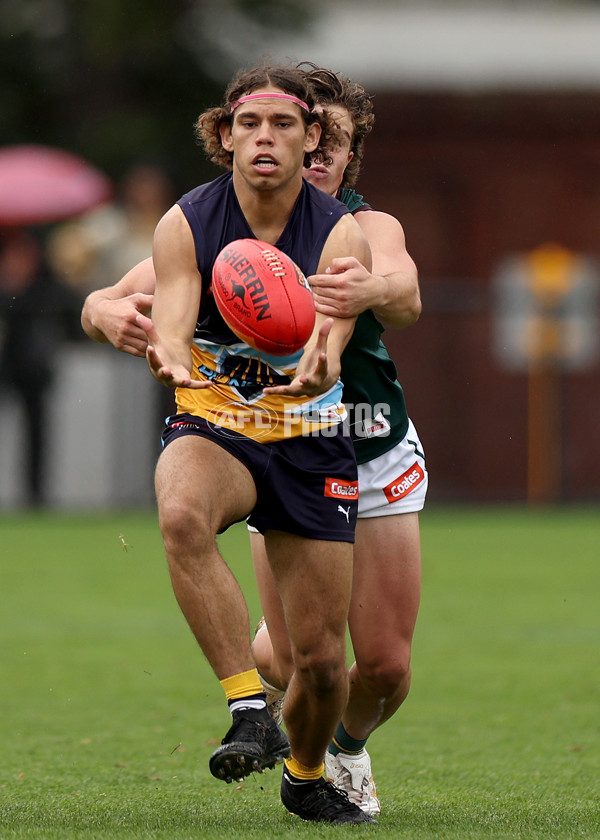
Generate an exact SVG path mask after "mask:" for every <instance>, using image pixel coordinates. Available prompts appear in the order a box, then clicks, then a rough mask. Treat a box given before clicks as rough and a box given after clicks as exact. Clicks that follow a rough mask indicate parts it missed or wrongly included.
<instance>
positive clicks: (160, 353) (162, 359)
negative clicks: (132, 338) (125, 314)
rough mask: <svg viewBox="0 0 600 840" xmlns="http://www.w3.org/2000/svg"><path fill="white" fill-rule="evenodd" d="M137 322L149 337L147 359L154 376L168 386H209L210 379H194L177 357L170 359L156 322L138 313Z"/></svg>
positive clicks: (193, 387)
mask: <svg viewBox="0 0 600 840" xmlns="http://www.w3.org/2000/svg"><path fill="white" fill-rule="evenodd" d="M136 322H137V324H138V326H139V327H140V328H141V329H142V330H143V331H144V334H145V335H146V337H147V342H148V346H147V347H146V360H147V361H148V367H149V368H150V372H151V373H152V376H153V377H154V378H155V379H156V380H157V381H158V382H160V383H161V384H162V385H166V386H167V388H192V389H194V390H199V389H201V388H209V387H210V385H211V383H210V381H209V380H202V381H200V380H198V379H192V377H191V375H190V371H189V370H188V369H187V368H186V366H185V365H183V364H181V363H180V362H178V361H177V360H176V359H173V360H171V359H169V355H171V354H169V352H168V349H167V348H166V347H165V346H164V344H163V342H161V340H160V337H159V335H158V333H157V332H156V330H155V329H154V324H153V323H152V321H151V320H150V318H148V317H147V316H146V315H137V317H136Z"/></svg>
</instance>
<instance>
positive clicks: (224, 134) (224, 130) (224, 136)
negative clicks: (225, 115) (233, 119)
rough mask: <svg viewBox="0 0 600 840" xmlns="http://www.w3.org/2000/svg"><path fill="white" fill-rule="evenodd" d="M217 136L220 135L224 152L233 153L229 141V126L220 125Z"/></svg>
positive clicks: (226, 124)
mask: <svg viewBox="0 0 600 840" xmlns="http://www.w3.org/2000/svg"><path fill="white" fill-rule="evenodd" d="M219 134H220V135H221V145H222V146H223V148H224V149H225V151H226V152H233V142H232V139H231V126H230V125H229V123H221V125H220V126H219Z"/></svg>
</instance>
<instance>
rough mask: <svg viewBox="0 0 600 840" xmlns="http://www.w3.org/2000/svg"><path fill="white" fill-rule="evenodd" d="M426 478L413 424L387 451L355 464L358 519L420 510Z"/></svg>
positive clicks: (419, 443) (409, 424) (421, 448)
mask: <svg viewBox="0 0 600 840" xmlns="http://www.w3.org/2000/svg"><path fill="white" fill-rule="evenodd" d="M427 484H428V475H427V470H426V469H425V454H424V451H423V447H422V446H421V441H420V440H419V437H418V435H417V430H416V429H415V427H414V425H413V423H412V422H411V421H410V420H409V421H408V431H407V433H406V437H405V438H404V439H403V440H401V441H400V443H398V444H397V445H396V446H394V448H393V449H390V450H389V452H384V453H383V455H380V456H379V457H378V458H374V459H373V460H372V461H367V462H366V463H365V464H359V465H358V518H359V519H367V518H370V517H375V516H393V515H394V514H396V513H414V512H418V511H420V510H423V506H424V505H425V496H426V495H427Z"/></svg>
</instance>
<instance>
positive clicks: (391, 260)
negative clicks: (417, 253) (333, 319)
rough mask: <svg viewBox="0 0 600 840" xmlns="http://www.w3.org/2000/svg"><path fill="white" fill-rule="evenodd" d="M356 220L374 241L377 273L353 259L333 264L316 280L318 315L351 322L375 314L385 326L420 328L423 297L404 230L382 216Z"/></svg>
mask: <svg viewBox="0 0 600 840" xmlns="http://www.w3.org/2000/svg"><path fill="white" fill-rule="evenodd" d="M355 219H356V220H357V222H358V224H359V225H360V227H361V229H362V231H363V232H364V234H365V235H366V237H367V239H368V241H369V245H370V247H371V253H372V257H373V265H372V269H371V271H369V270H367V268H366V267H365V265H364V264H361V263H360V261H358V260H353V259H351V258H342V259H336V260H332V263H331V265H330V266H328V268H327V269H326V270H325V272H324V273H323V274H319V275H316V276H315V277H311V278H310V283H311V287H312V289H313V294H314V298H315V305H316V307H317V310H318V311H319V312H321V313H323V314H324V315H331V316H337V317H342V318H345V317H352V316H357V315H359V314H360V313H361V312H364V311H366V310H367V309H372V310H373V311H374V312H375V315H376V316H377V318H378V319H379V320H380V321H381V322H382V323H383V324H384V325H385V326H390V327H407V326H410V325H411V324H414V323H415V322H416V321H417V320H418V318H419V315H420V314H421V295H420V291H419V281H418V273H417V267H416V265H415V263H414V261H413V260H412V258H411V256H410V255H409V254H408V252H407V250H406V240H405V237H404V231H403V229H402V225H401V224H400V222H399V221H398V220H397V219H395V218H394V217H393V216H390V215H389V214H387V213H379V212H376V211H364V212H361V213H357V214H356V216H355Z"/></svg>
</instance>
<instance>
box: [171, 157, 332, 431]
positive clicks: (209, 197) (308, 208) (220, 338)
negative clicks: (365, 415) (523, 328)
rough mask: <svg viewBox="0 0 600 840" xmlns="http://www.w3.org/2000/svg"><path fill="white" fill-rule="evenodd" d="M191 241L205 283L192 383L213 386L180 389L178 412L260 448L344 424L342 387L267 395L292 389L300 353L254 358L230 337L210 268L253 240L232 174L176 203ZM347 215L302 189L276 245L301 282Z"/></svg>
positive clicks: (317, 192)
mask: <svg viewBox="0 0 600 840" xmlns="http://www.w3.org/2000/svg"><path fill="white" fill-rule="evenodd" d="M177 203H178V205H179V206H180V207H181V210H182V211H183V213H184V215H185V217H186V219H187V221H188V223H189V225H190V228H191V230H192V234H193V237H194V244H195V248H196V260H197V264H198V270H199V272H200V274H201V276H202V294H201V300H200V311H199V313H198V321H197V324H196V330H195V333H194V340H193V346H192V359H193V369H192V376H193V377H194V378H197V379H210V380H211V381H212V382H213V385H212V387H211V388H205V389H202V390H190V389H181V388H180V389H177V391H176V400H177V409H178V412H187V413H190V414H195V415H197V416H200V417H204V418H205V419H209V420H211V421H212V422H213V423H217V424H218V425H223V426H228V425H231V426H232V428H235V430H236V431H238V432H240V433H241V434H245V435H248V436H252V437H257V438H258V439H260V440H262V441H263V442H270V441H273V440H280V439H282V438H283V437H289V436H294V437H295V436H297V435H301V434H310V433H311V432H312V431H313V430H316V429H320V428H326V427H328V426H331V425H333V424H336V423H339V422H340V421H341V419H342V418H343V416H344V409H343V406H342V404H341V394H342V384H341V382H339V381H338V383H336V385H334V386H333V388H331V389H330V390H329V391H328V392H327V393H326V394H321V395H319V397H317V398H314V399H307V398H306V397H288V396H279V395H268V396H267V395H264V394H263V393H262V389H263V388H264V387H266V386H267V385H274V384H276V385H279V384H287V383H289V382H290V381H291V380H292V379H293V377H294V375H295V371H296V366H297V364H298V362H299V360H300V358H301V356H302V351H299V352H298V353H295V354H293V355H290V356H287V357H285V358H282V357H280V356H269V355H267V354H265V353H259V352H258V351H256V350H254V349H253V348H251V347H249V346H248V345H247V344H246V343H245V342H242V341H240V339H239V338H238V337H237V336H236V335H235V334H234V333H233V332H232V331H231V330H230V329H229V327H228V326H227V324H226V323H225V321H224V320H223V318H222V317H221V314H220V313H219V311H218V308H217V305H216V302H215V300H214V297H213V295H212V292H211V285H210V283H211V278H212V269H213V265H214V262H215V260H216V258H217V256H218V254H219V252H220V251H221V250H222V248H224V247H225V245H227V244H228V243H229V242H232V241H234V240H236V239H246V238H251V239H256V237H255V236H254V234H253V232H252V230H251V229H250V227H249V226H248V223H247V221H246V218H245V217H244V215H243V213H242V210H241V208H240V206H239V204H238V201H237V197H236V195H235V190H234V188H233V180H232V175H231V173H227V174H225V175H222V176H220V177H219V178H217V179H216V180H215V181H211V182H210V183H209V184H204V185H202V186H200V187H196V189H194V190H192V191H191V192H189V193H187V194H186V195H184V196H183V197H182V198H181V199H180V200H179V201H178V202H177ZM347 212H348V208H347V207H346V206H345V205H344V204H342V203H341V202H339V201H337V199H335V198H332V197H331V196H329V195H326V194H325V193H323V192H321V191H320V190H317V189H316V188H315V187H313V186H312V185H310V184H308V183H307V182H305V181H303V184H302V189H301V191H300V194H299V196H298V199H297V201H296V204H295V206H294V209H293V211H292V214H291V216H290V219H289V220H288V223H287V225H286V227H285V229H284V231H283V233H282V235H281V237H280V238H279V240H278V241H277V242H276V243H275V245H276V247H277V248H279V249H280V250H281V251H283V252H284V253H285V254H287V255H288V256H289V257H290V258H291V259H292V260H293V261H294V262H295V263H296V265H297V266H298V267H299V268H300V269H301V271H302V272H303V273H304V275H305V276H308V275H310V274H314V273H315V272H316V270H317V267H318V264H319V260H320V257H321V252H322V250H323V247H324V245H325V242H326V240H327V237H328V236H329V234H330V233H331V231H332V229H333V228H334V227H335V225H336V224H337V222H338V221H339V219H340V218H341V217H342V216H343V215H344V214H345V213H347Z"/></svg>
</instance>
